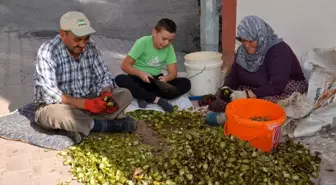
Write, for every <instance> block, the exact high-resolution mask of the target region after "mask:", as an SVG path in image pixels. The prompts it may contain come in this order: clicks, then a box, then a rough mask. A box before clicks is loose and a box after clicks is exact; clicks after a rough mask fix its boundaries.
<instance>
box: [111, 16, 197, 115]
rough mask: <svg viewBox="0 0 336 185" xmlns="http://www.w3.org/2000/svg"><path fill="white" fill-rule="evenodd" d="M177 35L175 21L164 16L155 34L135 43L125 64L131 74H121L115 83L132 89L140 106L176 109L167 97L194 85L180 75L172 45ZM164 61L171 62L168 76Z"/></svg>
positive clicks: (169, 110)
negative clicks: (153, 105) (149, 104)
mask: <svg viewBox="0 0 336 185" xmlns="http://www.w3.org/2000/svg"><path fill="white" fill-rule="evenodd" d="M175 34H176V24H175V23H174V21H172V20H170V19H161V20H160V21H159V22H158V23H157V24H156V26H155V27H154V28H153V30H152V35H149V36H144V37H141V38H140V39H138V40H137V41H136V42H135V44H134V45H133V47H132V49H131V50H130V52H129V53H128V55H127V56H126V58H125V59H124V61H123V63H122V65H121V69H122V70H123V71H124V72H125V73H127V74H121V75H118V76H117V77H116V79H115V82H116V84H117V85H118V86H119V87H124V88H127V89H129V90H130V91H131V93H132V95H133V97H134V98H136V99H137V100H138V105H139V107H140V108H146V106H147V103H155V104H158V105H159V106H160V107H161V108H162V109H163V110H164V111H166V112H172V111H173V106H172V105H171V104H170V103H169V102H168V101H167V100H168V99H174V98H177V97H179V96H181V95H183V94H185V93H187V92H188V91H189V90H190V88H191V84H190V81H189V79H187V78H177V64H176V55H175V51H174V47H173V45H172V44H171V42H172V41H173V40H174V38H175ZM164 64H167V69H168V74H167V75H163V74H162V73H161V70H162V67H163V66H164ZM167 89H168V91H167Z"/></svg>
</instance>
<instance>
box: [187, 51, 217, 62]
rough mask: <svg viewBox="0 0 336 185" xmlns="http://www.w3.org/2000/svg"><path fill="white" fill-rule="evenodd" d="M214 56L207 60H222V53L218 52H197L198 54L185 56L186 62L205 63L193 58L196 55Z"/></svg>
mask: <svg viewBox="0 0 336 185" xmlns="http://www.w3.org/2000/svg"><path fill="white" fill-rule="evenodd" d="M202 53H203V54H206V53H208V54H214V55H213V57H209V58H208V59H206V60H222V56H223V54H222V53H219V52H216V51H197V52H192V53H188V54H186V55H185V56H184V60H188V61H204V60H197V59H191V56H193V55H196V54H202Z"/></svg>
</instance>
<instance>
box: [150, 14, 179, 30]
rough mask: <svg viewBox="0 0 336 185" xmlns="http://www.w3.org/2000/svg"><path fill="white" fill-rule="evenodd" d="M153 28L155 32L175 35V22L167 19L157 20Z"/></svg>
mask: <svg viewBox="0 0 336 185" xmlns="http://www.w3.org/2000/svg"><path fill="white" fill-rule="evenodd" d="M154 28H155V30H156V31H157V32H160V31H161V30H166V31H168V32H170V33H176V29H177V28H176V24H175V22H174V21H172V20H170V19H167V18H164V19H161V20H159V22H158V23H156V25H155V27H154Z"/></svg>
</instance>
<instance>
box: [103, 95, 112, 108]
mask: <svg viewBox="0 0 336 185" xmlns="http://www.w3.org/2000/svg"><path fill="white" fill-rule="evenodd" d="M104 101H105V102H107V106H109V107H113V106H114V102H113V99H112V97H109V96H105V97H104Z"/></svg>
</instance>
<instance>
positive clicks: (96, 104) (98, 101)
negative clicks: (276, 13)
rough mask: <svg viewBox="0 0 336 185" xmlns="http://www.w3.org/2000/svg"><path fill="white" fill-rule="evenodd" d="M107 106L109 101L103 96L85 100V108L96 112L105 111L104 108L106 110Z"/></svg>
mask: <svg viewBox="0 0 336 185" xmlns="http://www.w3.org/2000/svg"><path fill="white" fill-rule="evenodd" d="M106 106H107V102H105V101H104V99H103V98H102V97H101V96H99V97H97V98H94V99H86V100H85V109H86V110H87V111H89V112H92V113H94V114H98V113H101V112H103V111H104V110H106Z"/></svg>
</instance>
